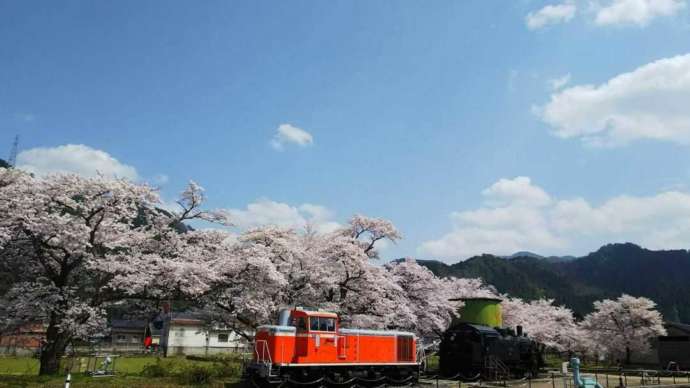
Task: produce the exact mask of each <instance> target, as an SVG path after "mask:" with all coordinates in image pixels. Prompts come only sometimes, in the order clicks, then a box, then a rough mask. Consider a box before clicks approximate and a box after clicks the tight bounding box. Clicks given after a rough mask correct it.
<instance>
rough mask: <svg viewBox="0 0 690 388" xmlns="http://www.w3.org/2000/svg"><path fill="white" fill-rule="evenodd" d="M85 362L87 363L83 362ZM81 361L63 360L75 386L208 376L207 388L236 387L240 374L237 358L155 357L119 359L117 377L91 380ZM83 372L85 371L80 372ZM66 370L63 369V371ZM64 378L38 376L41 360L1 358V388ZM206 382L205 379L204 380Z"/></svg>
mask: <svg viewBox="0 0 690 388" xmlns="http://www.w3.org/2000/svg"><path fill="white" fill-rule="evenodd" d="M84 362H85V360H84ZM80 364H82V363H80V362H79V359H75V360H73V361H72V360H66V361H63V366H62V368H66V367H67V366H68V365H72V367H73V369H72V370H73V371H75V372H74V373H73V374H72V382H73V383H72V386H73V387H74V388H79V387H93V388H96V387H98V388H101V387H103V388H106V387H127V388H144V387H146V388H158V387H180V386H189V385H192V384H194V383H196V380H197V379H198V376H199V373H201V375H202V376H206V375H208V376H209V377H210V379H208V380H207V381H206V382H205V383H202V384H198V385H201V386H206V387H226V386H233V385H237V384H238V381H239V374H240V360H239V359H238V358H218V359H213V360H211V361H200V360H189V359H186V358H184V357H169V358H158V357H155V356H136V357H117V358H116V360H115V373H116V376H114V377H90V376H87V375H85V374H84V373H82V372H83V370H84V368H83V366H84V364H82V365H80ZM80 366H81V369H82V372H78V371H77V370H78V369H80ZM63 370H64V369H63ZM64 380H65V376H64V375H61V376H38V360H37V359H34V358H28V357H0V387H1V388H5V387H27V388H28V387H31V388H34V387H35V388H37V387H46V388H53V387H55V388H57V387H63V386H64ZM202 380H205V379H202Z"/></svg>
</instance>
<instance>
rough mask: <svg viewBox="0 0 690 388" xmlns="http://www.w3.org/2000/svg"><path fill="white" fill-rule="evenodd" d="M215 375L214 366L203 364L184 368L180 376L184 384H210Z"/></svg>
mask: <svg viewBox="0 0 690 388" xmlns="http://www.w3.org/2000/svg"><path fill="white" fill-rule="evenodd" d="M213 376H214V368H210V367H207V366H201V365H190V366H187V367H185V368H184V369H182V371H181V372H180V373H179V375H178V377H179V380H180V382H181V383H183V384H193V385H199V384H208V383H209V382H210V381H211V378H212V377H213Z"/></svg>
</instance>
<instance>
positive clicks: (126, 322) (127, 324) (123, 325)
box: [110, 319, 146, 330]
mask: <svg viewBox="0 0 690 388" xmlns="http://www.w3.org/2000/svg"><path fill="white" fill-rule="evenodd" d="M110 327H111V328H113V329H141V330H144V329H145V328H146V321H143V320H138V319H113V320H111V321H110Z"/></svg>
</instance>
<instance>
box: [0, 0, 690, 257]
mask: <svg viewBox="0 0 690 388" xmlns="http://www.w3.org/2000/svg"><path fill="white" fill-rule="evenodd" d="M645 1H646V0H643V1H641V3H640V1H632V0H601V1H594V2H589V1H587V2H585V1H557V0H554V1H537V0H533V1H528V0H516V1H503V0H495V1H487V0H481V1H436V2H419V1H395V2H394V1H387V2H384V1H379V2H371V1H329V2H325V1H291V2H280V1H272V2H269V1H246V2H245V1H204V2H176V1H172V2H171V1H166V2H156V1H147V2H135V1H131V2H127V1H120V2H106V1H100V2H87V1H65V2H60V3H59V4H58V3H51V2H44V1H43V2H40V1H39V2H33V1H0V134H1V136H0V152H2V153H6V152H9V149H10V146H11V142H12V140H13V137H14V135H15V134H19V135H20V138H21V139H20V142H21V144H20V148H21V149H20V151H22V152H23V153H22V154H20V158H19V163H18V164H20V165H25V166H27V168H28V169H31V168H33V170H34V171H37V172H41V171H43V170H46V169H51V168H55V169H60V170H66V171H75V172H80V173H85V174H88V173H89V171H91V170H93V169H94V168H96V167H98V169H99V170H100V171H101V172H103V171H106V172H107V171H111V170H109V168H112V169H114V170H113V171H115V172H119V175H123V174H124V175H126V174H131V175H132V177H133V179H136V180H139V181H149V182H154V183H155V184H157V185H160V186H161V191H162V195H163V197H164V198H166V199H168V200H169V199H172V198H173V197H174V196H175V194H176V193H177V192H179V191H180V190H181V189H182V188H183V185H184V183H185V182H186V181H187V180H189V179H194V180H195V181H197V182H199V183H200V184H201V185H202V186H204V187H205V188H206V189H207V194H208V197H209V205H210V206H213V207H222V208H228V209H234V210H233V212H234V214H235V215H236V216H237V218H238V220H239V224H240V227H249V226H252V225H258V224H261V223H266V222H268V223H272V222H274V221H275V223H279V224H284V225H292V226H299V225H301V224H300V223H302V222H304V220H309V219H311V220H312V221H313V222H315V223H320V224H323V225H325V226H324V228H325V229H327V228H328V227H330V226H332V225H334V223H338V222H343V221H345V220H346V219H347V217H348V216H350V215H352V214H354V213H363V214H367V215H370V216H376V217H384V218H387V219H390V220H392V221H393V222H394V223H395V224H396V225H397V226H398V227H399V228H400V229H401V231H402V232H403V234H404V235H405V239H404V240H403V241H401V242H399V243H398V244H397V245H396V246H389V247H384V249H383V251H382V255H383V256H384V257H385V258H395V257H399V256H416V257H420V258H432V257H436V258H441V259H444V260H447V261H457V260H459V259H465V258H467V257H468V256H470V255H473V254H477V253H480V252H489V253H498V254H505V253H510V252H512V251H514V250H522V249H524V250H533V251H536V252H539V253H543V254H576V255H580V254H585V253H587V252H588V251H590V250H593V249H596V248H597V247H598V246H599V245H601V244H602V243H606V242H615V241H633V242H637V243H640V244H642V245H645V246H648V247H650V248H685V247H686V246H687V243H686V242H687V241H690V240H689V239H690V210H689V209H690V195H689V194H688V187H687V184H688V182H689V179H690V152H688V151H690V150H689V149H688V144H690V141H688V139H690V135H688V134H689V133H690V124H688V123H690V58H688V57H685V56H684V55H685V54H687V53H689V52H690V39H688V36H689V35H688V34H689V33H690V4H686V1H683V0H653V1H652V2H650V3H649V4H648V5H646V6H644V4H646V3H645ZM628 3H630V4H632V3H637V7H636V6H635V5H634V4H633V5H630V4H628ZM639 4H643V7H641V8H640V7H639ZM626 7H627V8H626ZM630 7H632V8H630ZM645 66H646V67H645ZM616 77H619V78H616ZM556 79H561V80H562V81H563V82H565V81H567V83H565V84H563V85H558V86H559V87H558V88H557V89H554V85H553V82H552V81H554V80H556ZM650 80H651V81H650ZM676 80H678V81H677V82H676ZM609 81H611V82H609ZM563 82H561V83H563ZM607 82H608V83H607ZM586 85H590V86H586ZM685 106H687V107H688V108H687V111H685V109H684V107H685ZM281 125H286V126H284V127H283V128H290V129H293V131H292V132H290V133H289V134H287V135H286V134H283V135H278V133H279V128H280V126H281ZM288 132H289V131H288ZM276 136H282V137H276ZM300 136H302V137H300ZM304 136H307V137H304ZM276 139H278V140H280V145H281V146H280V147H276V146H275V142H273V143H274V144H272V141H273V140H276ZM66 145H73V146H71V147H62V148H60V147H61V146H66ZM2 150H7V151H2ZM106 153H107V155H105V154H106ZM3 157H4V155H3ZM98 158H101V159H99V160H100V161H96V159H98ZM109 158H112V159H109ZM113 165H115V167H113ZM95 166H96V167H95ZM122 166H126V168H124V169H123V168H122ZM133 171H135V172H133ZM305 204H306V205H305ZM248 206H250V207H249V208H248ZM276 220H277V221H276ZM329 225H330V226H329Z"/></svg>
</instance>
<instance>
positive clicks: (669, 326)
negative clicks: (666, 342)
mask: <svg viewBox="0 0 690 388" xmlns="http://www.w3.org/2000/svg"><path fill="white" fill-rule="evenodd" d="M664 326H665V327H666V330H668V331H670V330H674V331H677V332H681V333H685V334H687V335H690V324H687V323H680V322H664Z"/></svg>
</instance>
